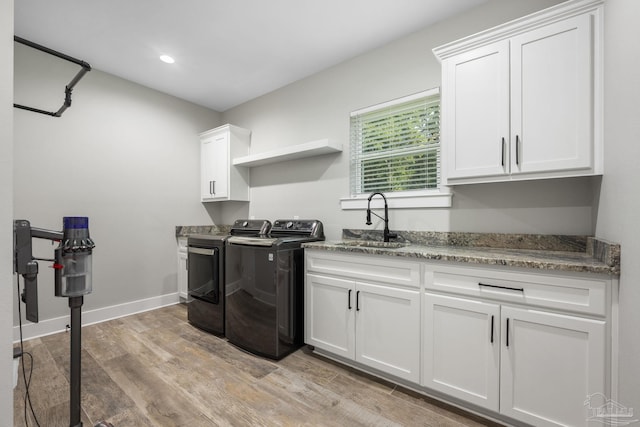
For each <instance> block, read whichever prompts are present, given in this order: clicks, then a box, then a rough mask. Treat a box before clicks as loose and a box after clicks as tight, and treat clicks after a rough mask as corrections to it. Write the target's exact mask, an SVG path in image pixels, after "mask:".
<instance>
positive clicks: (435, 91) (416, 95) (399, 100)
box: [351, 87, 440, 117]
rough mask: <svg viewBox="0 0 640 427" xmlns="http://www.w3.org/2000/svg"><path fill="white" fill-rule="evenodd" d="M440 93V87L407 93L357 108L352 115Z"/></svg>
mask: <svg viewBox="0 0 640 427" xmlns="http://www.w3.org/2000/svg"><path fill="white" fill-rule="evenodd" d="M438 94H440V87H434V88H432V89H427V90H424V91H422V92H418V93H414V94H413V95H407V96H403V97H400V98H396V99H392V100H391V101H386V102H382V103H380V104H376V105H371V106H369V107H365V108H361V109H359V110H355V111H352V112H351V117H353V116H358V115H360V114H365V113H369V112H371V111H377V110H382V109H384V108H387V107H393V106H394V105H398V104H404V103H405V102H411V101H415V100H416V99H420V98H427V97H429V96H432V95H438Z"/></svg>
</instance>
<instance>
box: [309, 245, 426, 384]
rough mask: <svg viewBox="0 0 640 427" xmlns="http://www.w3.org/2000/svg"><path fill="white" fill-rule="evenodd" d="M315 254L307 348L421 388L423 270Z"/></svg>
mask: <svg viewBox="0 0 640 427" xmlns="http://www.w3.org/2000/svg"><path fill="white" fill-rule="evenodd" d="M310 252H311V251H307V252H306V253H307V262H306V269H307V275H306V292H305V295H306V302H305V342H306V343H307V344H310V345H313V346H315V347H316V348H318V349H322V350H324V351H326V352H330V353H332V354H334V355H336V356H340V357H343V358H345V359H349V360H354V361H356V362H358V363H361V364H363V365H366V366H368V367H371V368H374V369H377V370H379V371H381V372H384V373H387V374H391V375H393V376H395V377H398V378H402V379H405V380H408V381H411V382H414V383H419V381H420V289H419V264H417V263H407V262H404V261H389V260H379V259H376V258H372V257H361V256H353V255H348V254H346V255H345V254H330V253H326V252H319V253H315V254H314V253H313V252H311V253H312V255H309V253H310ZM314 270H315V271H314ZM356 277H361V278H362V277H366V280H364V279H362V280H356ZM371 279H374V280H371ZM399 283H402V285H398V284H399Z"/></svg>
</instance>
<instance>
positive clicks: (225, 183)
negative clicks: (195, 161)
mask: <svg viewBox="0 0 640 427" xmlns="http://www.w3.org/2000/svg"><path fill="white" fill-rule="evenodd" d="M229 161H230V159H229V134H228V133H225V134H222V135H218V136H216V137H214V138H213V142H212V152H211V159H210V162H211V163H212V165H213V170H212V175H211V176H212V181H213V184H212V193H213V198H214V199H226V198H228V197H229Z"/></svg>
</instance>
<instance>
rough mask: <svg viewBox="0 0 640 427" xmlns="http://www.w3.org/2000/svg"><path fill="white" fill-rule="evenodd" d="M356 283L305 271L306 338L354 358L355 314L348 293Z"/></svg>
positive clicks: (312, 342) (307, 340) (334, 352)
mask: <svg viewBox="0 0 640 427" xmlns="http://www.w3.org/2000/svg"><path fill="white" fill-rule="evenodd" d="M354 285H355V283H354V282H353V280H344V279H339V278H335V277H326V276H318V275H315V274H307V283H306V292H305V342H306V343H307V344H311V345H314V346H316V347H318V348H321V349H324V350H327V351H329V352H331V353H333V354H336V355H338V356H342V357H345V358H347V359H355V358H356V351H355V342H356V341H355V336H356V328H355V314H354V311H353V303H352V299H351V294H352V293H353V288H354Z"/></svg>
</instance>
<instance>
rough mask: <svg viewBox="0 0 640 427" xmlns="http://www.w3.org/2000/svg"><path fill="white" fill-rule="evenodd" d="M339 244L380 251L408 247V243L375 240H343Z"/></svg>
mask: <svg viewBox="0 0 640 427" xmlns="http://www.w3.org/2000/svg"><path fill="white" fill-rule="evenodd" d="M340 244H341V245H345V246H354V247H363V248H382V249H398V248H404V247H405V246H407V245H408V243H403V242H380V241H376V240H343V241H342V242H340Z"/></svg>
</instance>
